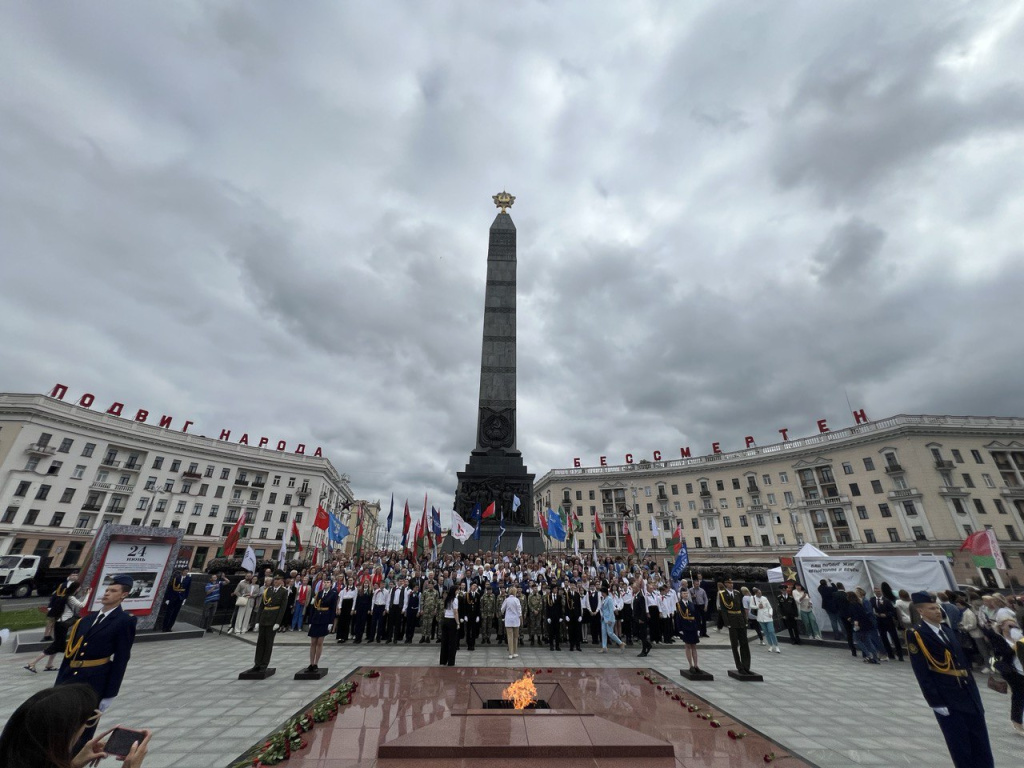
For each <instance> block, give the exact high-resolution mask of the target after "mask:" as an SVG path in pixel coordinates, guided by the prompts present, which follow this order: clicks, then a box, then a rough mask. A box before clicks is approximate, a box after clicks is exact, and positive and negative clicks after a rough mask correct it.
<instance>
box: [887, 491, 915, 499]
mask: <svg viewBox="0 0 1024 768" xmlns="http://www.w3.org/2000/svg"><path fill="white" fill-rule="evenodd" d="M887 495H888V496H889V498H890V499H892V500H893V501H903V500H904V499H915V498H917V499H919V498H921V492H920V491H919V490H917V488H900V489H898V490H895V491H889V493H888V494H887Z"/></svg>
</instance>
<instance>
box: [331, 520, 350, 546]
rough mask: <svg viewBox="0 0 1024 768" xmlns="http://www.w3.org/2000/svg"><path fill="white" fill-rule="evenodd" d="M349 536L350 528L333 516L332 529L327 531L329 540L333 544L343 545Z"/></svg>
mask: <svg viewBox="0 0 1024 768" xmlns="http://www.w3.org/2000/svg"><path fill="white" fill-rule="evenodd" d="M348 534H349V530H348V526H347V525H345V524H344V523H342V522H341V518H340V517H338V516H337V515H331V527H330V528H328V529H327V540H328V541H330V542H331V543H332V544H341V542H343V541H344V540H345V537H346V536H348Z"/></svg>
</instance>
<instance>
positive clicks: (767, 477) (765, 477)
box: [761, 475, 772, 485]
mask: <svg viewBox="0 0 1024 768" xmlns="http://www.w3.org/2000/svg"><path fill="white" fill-rule="evenodd" d="M761 483H762V484H763V485H771V484H772V476H771V475H761Z"/></svg>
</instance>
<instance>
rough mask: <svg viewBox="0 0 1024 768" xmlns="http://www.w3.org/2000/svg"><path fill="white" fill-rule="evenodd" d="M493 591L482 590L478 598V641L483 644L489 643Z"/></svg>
mask: <svg viewBox="0 0 1024 768" xmlns="http://www.w3.org/2000/svg"><path fill="white" fill-rule="evenodd" d="M495 599H496V598H495V595H494V592H492V591H491V590H489V589H485V590H484V594H483V596H482V597H481V598H480V638H481V639H480V642H481V643H483V644H484V645H490V644H491V628H492V627H493V626H494V607H495V606H494V601H495Z"/></svg>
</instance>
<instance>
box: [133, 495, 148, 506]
mask: <svg viewBox="0 0 1024 768" xmlns="http://www.w3.org/2000/svg"><path fill="white" fill-rule="evenodd" d="M148 506H149V496H141V497H140V498H139V503H138V504H136V505H135V508H136V509H145V508H146V507H148Z"/></svg>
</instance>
